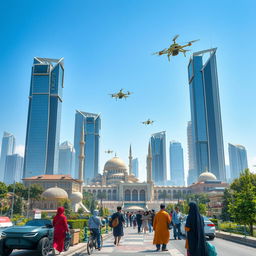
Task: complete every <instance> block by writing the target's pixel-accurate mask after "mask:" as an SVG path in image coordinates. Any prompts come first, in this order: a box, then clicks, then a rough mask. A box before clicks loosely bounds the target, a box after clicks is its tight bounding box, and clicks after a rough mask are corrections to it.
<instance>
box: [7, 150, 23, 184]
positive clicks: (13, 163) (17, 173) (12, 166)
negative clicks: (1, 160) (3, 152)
mask: <svg viewBox="0 0 256 256" xmlns="http://www.w3.org/2000/svg"><path fill="white" fill-rule="evenodd" d="M22 174H23V157H22V156H20V155H18V154H13V155H8V156H7V157H6V163H5V175H4V183H6V184H8V185H9V184H12V183H14V182H21V179H22Z"/></svg>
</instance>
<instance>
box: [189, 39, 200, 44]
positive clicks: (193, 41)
mask: <svg viewBox="0 0 256 256" xmlns="http://www.w3.org/2000/svg"><path fill="white" fill-rule="evenodd" d="M199 40H200V39H196V40H192V41H189V42H188V43H191V44H192V43H195V42H197V41H199Z"/></svg>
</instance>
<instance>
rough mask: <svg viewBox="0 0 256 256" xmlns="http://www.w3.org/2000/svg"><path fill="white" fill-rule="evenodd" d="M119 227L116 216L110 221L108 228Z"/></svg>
mask: <svg viewBox="0 0 256 256" xmlns="http://www.w3.org/2000/svg"><path fill="white" fill-rule="evenodd" d="M118 225H119V218H118V216H116V217H115V218H114V219H110V222H109V226H110V227H111V228H115V227H117V226H118Z"/></svg>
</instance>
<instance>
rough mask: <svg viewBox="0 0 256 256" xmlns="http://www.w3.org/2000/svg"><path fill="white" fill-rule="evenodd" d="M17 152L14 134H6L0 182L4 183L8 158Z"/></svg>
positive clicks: (3, 139)
mask: <svg viewBox="0 0 256 256" xmlns="http://www.w3.org/2000/svg"><path fill="white" fill-rule="evenodd" d="M14 151H15V138H14V136H13V135H12V134H10V133H8V132H4V135H3V138H2V146H1V158H0V181H2V182H3V181H4V173H5V163H6V157H7V156H8V155H12V154H13V153H14Z"/></svg>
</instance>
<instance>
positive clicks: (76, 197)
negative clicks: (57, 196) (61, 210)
mask: <svg viewBox="0 0 256 256" xmlns="http://www.w3.org/2000/svg"><path fill="white" fill-rule="evenodd" d="M82 199H83V195H82V193H80V192H73V193H72V194H71V195H70V200H71V201H72V203H75V204H77V203H80V202H81V201H82Z"/></svg>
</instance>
